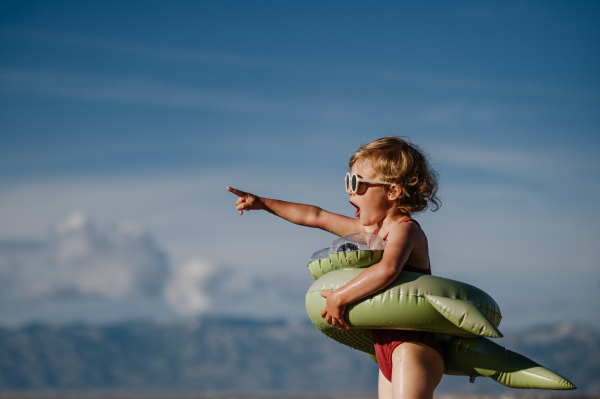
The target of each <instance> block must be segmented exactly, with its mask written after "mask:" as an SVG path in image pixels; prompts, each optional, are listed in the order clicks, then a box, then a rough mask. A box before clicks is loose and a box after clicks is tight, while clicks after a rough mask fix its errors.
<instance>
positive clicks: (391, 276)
mask: <svg viewBox="0 0 600 399" xmlns="http://www.w3.org/2000/svg"><path fill="white" fill-rule="evenodd" d="M401 271H402V269H401V268H398V267H395V266H392V265H389V266H388V265H384V267H382V270H381V274H382V277H383V279H384V280H385V282H386V285H387V284H391V283H392V282H393V281H394V280H396V278H397V277H398V276H399V275H400V272H401Z"/></svg>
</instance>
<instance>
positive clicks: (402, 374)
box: [379, 342, 444, 399]
mask: <svg viewBox="0 0 600 399" xmlns="http://www.w3.org/2000/svg"><path fill="white" fill-rule="evenodd" d="M379 373H380V378H379V381H380V382H379V386H380V387H381V378H383V379H384V380H385V381H386V382H388V383H389V381H387V380H386V379H385V377H383V376H382V375H381V371H380V372H379ZM443 375H444V359H442V357H441V356H440V354H439V353H438V352H437V351H436V350H435V349H433V348H431V347H430V346H427V345H425V344H422V343H420V342H404V343H403V344H402V345H400V346H398V347H397V348H396V349H395V350H394V353H393V354H392V384H391V388H392V396H391V397H392V398H393V399H413V398H414V399H426V398H427V399H432V398H433V391H434V390H435V388H436V387H437V386H438V384H439V383H440V381H441V380H442V376H443ZM380 398H381V396H380Z"/></svg>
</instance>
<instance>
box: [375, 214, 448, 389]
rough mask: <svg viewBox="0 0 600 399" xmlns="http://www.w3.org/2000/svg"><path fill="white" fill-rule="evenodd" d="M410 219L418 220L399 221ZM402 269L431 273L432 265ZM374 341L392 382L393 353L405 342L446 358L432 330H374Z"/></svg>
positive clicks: (376, 350)
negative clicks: (420, 344)
mask: <svg viewBox="0 0 600 399" xmlns="http://www.w3.org/2000/svg"><path fill="white" fill-rule="evenodd" d="M408 221H414V222H417V221H416V220H414V219H411V218H407V219H404V220H402V221H400V222H399V223H403V222H408ZM417 224H418V223H417ZM375 234H377V233H375ZM386 238H387V234H386V236H385V237H384V240H385V239H386ZM402 270H405V271H407V272H415V273H422V274H429V275H431V267H430V268H429V269H417V268H415V267H410V266H404V267H403V268H402ZM373 341H374V342H375V356H376V357H377V363H379V369H380V370H381V373H382V374H383V376H384V377H385V378H386V379H387V380H388V381H390V382H392V354H393V353H394V349H396V348H397V347H398V346H400V345H402V344H403V343H404V342H420V343H422V344H424V345H427V346H429V347H430V348H432V349H434V350H436V351H437V352H438V353H439V354H440V356H442V359H444V351H443V350H442V346H441V345H440V343H439V342H438V341H437V340H436V339H435V334H434V333H431V332H424V331H407V330H373Z"/></svg>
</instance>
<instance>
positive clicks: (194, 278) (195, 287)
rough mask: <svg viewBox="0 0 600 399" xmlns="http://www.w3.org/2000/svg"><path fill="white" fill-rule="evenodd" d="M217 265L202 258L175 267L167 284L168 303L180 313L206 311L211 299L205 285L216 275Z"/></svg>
mask: <svg viewBox="0 0 600 399" xmlns="http://www.w3.org/2000/svg"><path fill="white" fill-rule="evenodd" d="M215 269H216V267H215V266H214V265H213V264H212V263H210V262H207V261H205V260H202V259H192V260H190V261H188V262H186V263H184V264H183V265H181V266H178V267H176V268H174V270H173V274H172V275H171V277H170V279H169V281H168V282H167V284H166V285H165V289H164V296H165V299H166V301H167V303H168V304H169V305H170V306H171V307H172V308H173V309H174V310H175V311H176V312H178V313H180V314H182V315H186V316H192V315H197V314H200V313H204V312H205V311H207V310H209V309H210V308H211V305H212V303H211V300H210V298H209V297H208V295H206V293H205V290H204V286H205V285H206V284H207V283H208V282H209V281H210V278H211V277H212V276H213V275H214V273H215Z"/></svg>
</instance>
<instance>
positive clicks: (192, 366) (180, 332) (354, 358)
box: [0, 318, 600, 393]
mask: <svg viewBox="0 0 600 399" xmlns="http://www.w3.org/2000/svg"><path fill="white" fill-rule="evenodd" d="M496 342H498V343H499V344H500V345H502V346H505V347H507V348H508V349H511V350H513V351H516V352H519V353H521V354H523V355H525V356H528V357H530V358H531V359H532V360H534V361H536V362H538V363H540V364H542V365H544V366H545V367H547V368H549V369H551V370H553V371H555V372H557V373H559V374H561V375H563V376H565V377H566V378H568V379H569V380H571V381H572V382H573V383H575V385H577V386H578V387H579V391H578V392H579V393H583V392H588V393H600V330H599V329H597V328H593V327H590V326H583V325H576V324H571V323H563V324H556V325H547V326H538V327H535V328H531V329H528V330H524V331H515V332H513V333H510V332H509V333H508V334H507V336H506V337H505V338H502V339H500V340H496ZM377 373H378V369H377V365H376V364H375V363H374V362H373V361H371V360H370V359H369V358H367V356H365V355H364V354H362V353H360V352H358V351H354V350H352V349H349V348H347V347H345V346H343V345H340V344H338V343H336V342H334V341H332V340H330V339H326V338H325V337H324V336H323V335H322V334H321V333H319V332H318V331H317V330H316V329H315V328H314V327H313V326H312V325H310V324H308V323H287V322H282V321H279V322H277V321H256V320H231V319H210V318H205V319H202V320H197V321H193V322H186V323H174V324H160V323H154V322H128V323H121V324H115V325H108V326H89V325H51V324H39V325H31V326H28V327H23V328H19V329H6V328H5V329H0V390H44V389H56V390H88V389H90V390H91V389H93V390H99V389H100V390H101V389H111V390H112V389H122V390H133V391H136V390H139V391H146V392H147V391H179V392H186V391H203V392H216V391H244V392H248V391H256V392H268V391H286V392H336V393H359V392H371V393H375V392H376V390H377ZM508 390H509V389H508V388H505V387H503V386H502V385H500V384H498V383H496V382H495V381H492V380H490V379H489V378H479V379H477V381H476V382H475V384H470V383H469V382H468V378H467V377H452V376H444V379H443V381H442V384H441V385H440V387H439V388H438V392H455V393H461V392H462V393H476V392H501V391H508ZM512 391H514V390H512Z"/></svg>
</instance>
